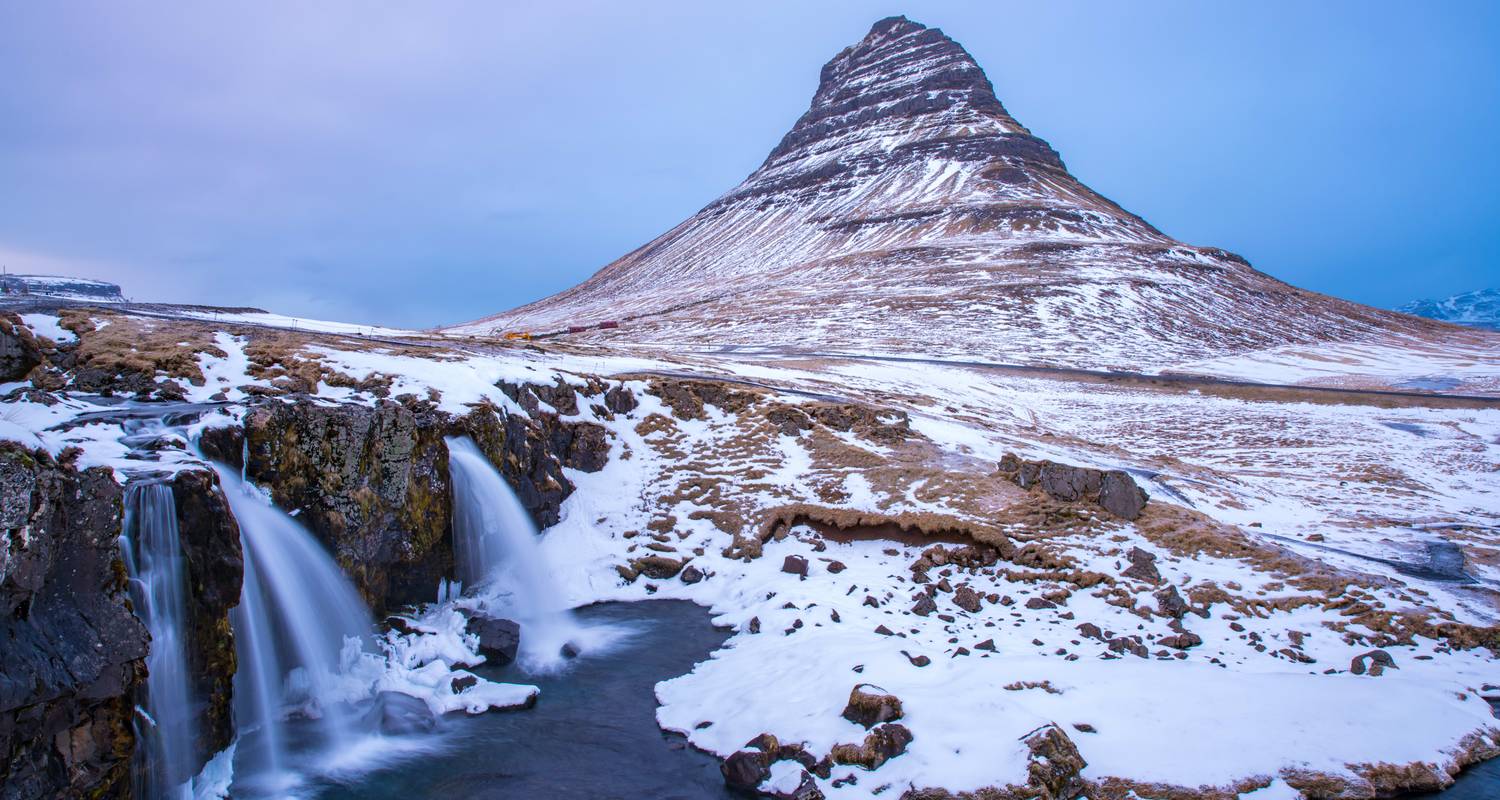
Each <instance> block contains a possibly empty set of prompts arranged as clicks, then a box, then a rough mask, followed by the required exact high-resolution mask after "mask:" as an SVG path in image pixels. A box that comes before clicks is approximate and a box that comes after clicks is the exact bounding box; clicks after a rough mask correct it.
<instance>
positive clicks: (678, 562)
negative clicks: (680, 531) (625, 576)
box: [630, 555, 685, 581]
mask: <svg viewBox="0 0 1500 800" xmlns="http://www.w3.org/2000/svg"><path fill="white" fill-rule="evenodd" d="M684 563H685V562H684V561H683V560H682V559H680V558H669V557H667V556H662V555H649V556H642V557H640V558H637V559H634V560H632V561H631V562H630V568H631V569H632V570H634V571H635V572H636V573H637V574H639V575H645V576H646V577H648V578H655V579H656V580H659V581H664V580H666V579H668V578H675V577H677V573H679V572H681V571H682V566H683V564H684Z"/></svg>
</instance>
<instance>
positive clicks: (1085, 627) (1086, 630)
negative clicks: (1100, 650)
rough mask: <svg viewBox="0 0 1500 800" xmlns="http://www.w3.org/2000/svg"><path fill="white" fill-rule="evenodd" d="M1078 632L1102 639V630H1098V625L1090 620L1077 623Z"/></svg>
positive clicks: (1085, 635) (1091, 637) (1088, 636)
mask: <svg viewBox="0 0 1500 800" xmlns="http://www.w3.org/2000/svg"><path fill="white" fill-rule="evenodd" d="M1078 634H1079V635H1080V636H1084V637H1087V638H1089V639H1098V640H1099V641H1101V642H1102V641H1104V631H1102V630H1100V629H1099V626H1098V625H1095V624H1094V623H1092V622H1085V623H1083V624H1081V625H1079V626H1078Z"/></svg>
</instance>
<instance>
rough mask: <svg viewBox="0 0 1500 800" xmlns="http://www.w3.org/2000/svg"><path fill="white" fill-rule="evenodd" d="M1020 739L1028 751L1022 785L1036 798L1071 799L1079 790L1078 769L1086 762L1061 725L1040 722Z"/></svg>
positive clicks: (1051, 799)
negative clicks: (1038, 726)
mask: <svg viewBox="0 0 1500 800" xmlns="http://www.w3.org/2000/svg"><path fill="white" fill-rule="evenodd" d="M1021 741H1022V743H1024V744H1025V745H1026V749H1027V750H1028V751H1029V756H1028V757H1027V763H1026V776H1027V781H1026V786H1027V788H1028V789H1030V790H1031V791H1032V792H1034V793H1035V797H1036V798H1037V800H1072V798H1074V797H1077V796H1078V794H1079V793H1080V792H1082V791H1083V781H1082V779H1081V778H1080V777H1079V773H1081V772H1082V771H1083V768H1084V767H1087V766H1088V763H1087V762H1085V761H1084V760H1083V756H1082V755H1081V754H1080V753H1079V752H1078V746H1077V745H1075V744H1073V740H1072V739H1069V738H1068V734H1066V733H1064V732H1063V729H1062V728H1059V727H1057V726H1056V725H1044V726H1042V727H1040V728H1037V729H1036V730H1034V731H1032V732H1031V733H1028V734H1026V735H1025V736H1023V737H1021Z"/></svg>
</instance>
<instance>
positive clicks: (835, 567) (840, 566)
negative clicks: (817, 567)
mask: <svg viewBox="0 0 1500 800" xmlns="http://www.w3.org/2000/svg"><path fill="white" fill-rule="evenodd" d="M846 569H848V567H845V566H844V562H842V561H830V562H829V563H828V571H829V572H831V573H833V574H834V575H837V574H839V573H840V572H843V571H844V570H846Z"/></svg>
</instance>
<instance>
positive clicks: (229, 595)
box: [172, 470, 245, 769]
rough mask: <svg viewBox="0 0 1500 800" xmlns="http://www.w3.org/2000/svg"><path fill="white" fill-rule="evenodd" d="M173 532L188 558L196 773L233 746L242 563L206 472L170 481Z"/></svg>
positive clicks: (225, 510)
mask: <svg viewBox="0 0 1500 800" xmlns="http://www.w3.org/2000/svg"><path fill="white" fill-rule="evenodd" d="M172 496H173V498H174V499H175V501H176V504H177V528H178V530H179V531H180V534H179V535H180V536H181V541H182V549H183V555H184V557H185V558H186V559H187V579H188V597H189V598H190V601H191V602H190V605H189V607H188V617H189V619H190V621H191V625H192V627H191V629H190V630H189V631H188V632H187V634H188V642H189V646H188V673H189V674H190V675H192V676H194V679H195V682H194V684H193V687H192V696H193V697H196V698H200V700H201V701H202V703H203V705H202V707H201V708H200V710H199V716H198V723H197V725H196V726H195V727H196V730H197V731H198V737H199V740H198V742H197V753H198V758H199V765H198V766H199V768H200V769H201V768H202V765H203V764H205V763H207V761H208V759H209V758H211V757H213V755H214V754H215V753H218V752H220V751H221V750H223V749H224V748H226V747H228V746H229V745H230V743H231V742H233V741H234V704H233V699H234V674H235V671H236V669H237V663H236V661H235V651H234V631H233V629H232V628H231V627H230V624H229V611H230V609H232V608H233V607H234V606H236V605H238V604H239V602H240V583H241V580H242V578H243V577H244V566H245V565H244V559H243V555H242V553H241V551H240V529H239V525H238V524H236V523H235V520H234V514H232V513H231V512H230V510H229V502H228V501H227V500H226V499H225V498H224V492H223V491H222V490H221V489H220V487H219V478H218V476H217V475H215V474H214V473H213V472H211V471H209V470H186V471H183V472H179V473H177V475H175V476H174V477H173V479H172Z"/></svg>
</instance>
